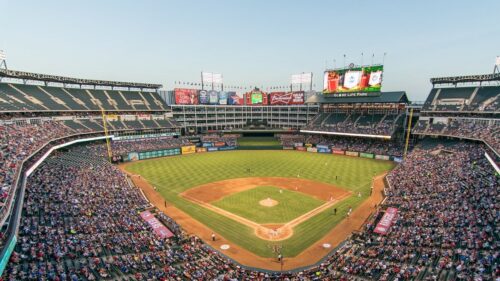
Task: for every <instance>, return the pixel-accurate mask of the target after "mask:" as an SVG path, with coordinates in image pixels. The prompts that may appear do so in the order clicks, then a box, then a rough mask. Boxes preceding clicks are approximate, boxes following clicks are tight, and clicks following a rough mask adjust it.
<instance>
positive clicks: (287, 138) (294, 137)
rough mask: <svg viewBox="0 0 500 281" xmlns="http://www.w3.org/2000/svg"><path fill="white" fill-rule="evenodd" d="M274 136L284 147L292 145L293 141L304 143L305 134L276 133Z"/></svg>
mask: <svg viewBox="0 0 500 281" xmlns="http://www.w3.org/2000/svg"><path fill="white" fill-rule="evenodd" d="M275 137H276V138H278V140H279V141H280V142H281V145H282V146H284V147H293V146H294V144H295V143H304V142H305V141H306V136H305V135H300V134H276V136H275Z"/></svg>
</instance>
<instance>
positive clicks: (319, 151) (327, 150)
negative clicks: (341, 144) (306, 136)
mask: <svg viewBox="0 0 500 281" xmlns="http://www.w3.org/2000/svg"><path fill="white" fill-rule="evenodd" d="M331 152H332V151H331V150H330V149H328V148H318V153H331Z"/></svg>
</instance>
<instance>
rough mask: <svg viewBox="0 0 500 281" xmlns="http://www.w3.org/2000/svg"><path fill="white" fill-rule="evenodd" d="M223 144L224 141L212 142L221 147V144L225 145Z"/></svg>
mask: <svg viewBox="0 0 500 281" xmlns="http://www.w3.org/2000/svg"><path fill="white" fill-rule="evenodd" d="M225 145H226V143H225V142H223V141H217V142H214V146H217V147H221V146H225Z"/></svg>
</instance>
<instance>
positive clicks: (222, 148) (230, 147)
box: [219, 146, 236, 151]
mask: <svg viewBox="0 0 500 281" xmlns="http://www.w3.org/2000/svg"><path fill="white" fill-rule="evenodd" d="M235 149H236V146H223V147H219V151H223V150H235Z"/></svg>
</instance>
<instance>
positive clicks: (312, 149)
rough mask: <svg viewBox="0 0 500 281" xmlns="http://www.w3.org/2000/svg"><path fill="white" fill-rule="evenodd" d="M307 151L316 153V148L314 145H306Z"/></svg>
mask: <svg viewBox="0 0 500 281" xmlns="http://www.w3.org/2000/svg"><path fill="white" fill-rule="evenodd" d="M307 152H312V153H316V152H318V149H317V148H316V147H308V148H307Z"/></svg>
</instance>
